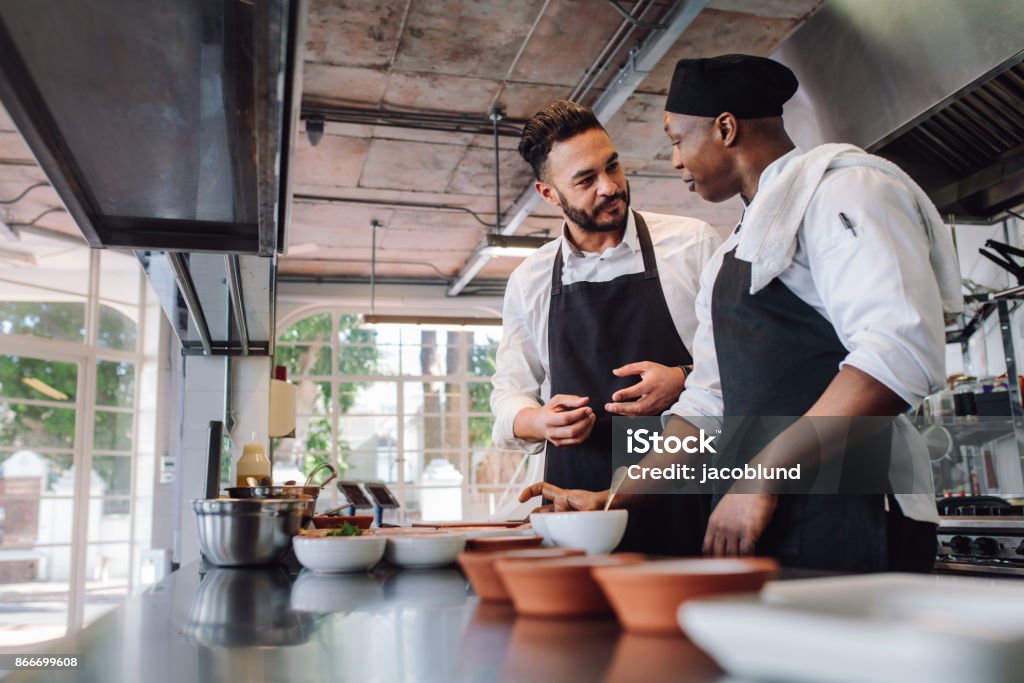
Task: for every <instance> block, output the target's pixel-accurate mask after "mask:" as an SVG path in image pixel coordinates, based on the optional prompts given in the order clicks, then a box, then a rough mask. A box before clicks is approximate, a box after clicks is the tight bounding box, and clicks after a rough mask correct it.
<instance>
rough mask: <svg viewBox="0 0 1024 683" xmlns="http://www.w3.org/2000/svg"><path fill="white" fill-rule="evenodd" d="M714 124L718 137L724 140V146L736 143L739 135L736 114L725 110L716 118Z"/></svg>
mask: <svg viewBox="0 0 1024 683" xmlns="http://www.w3.org/2000/svg"><path fill="white" fill-rule="evenodd" d="M714 126H715V132H716V134H717V135H718V138H719V139H720V140H721V141H722V146H723V147H732V146H733V145H734V144H736V139H737V136H738V135H739V130H738V129H739V126H738V125H737V123H736V117H735V116H733V115H732V114H730V113H729V112H723V113H721V114H719V115H718V118H716V119H715V123H714Z"/></svg>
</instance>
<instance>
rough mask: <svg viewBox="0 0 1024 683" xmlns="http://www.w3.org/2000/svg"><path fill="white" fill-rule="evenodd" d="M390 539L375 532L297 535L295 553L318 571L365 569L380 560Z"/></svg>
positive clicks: (327, 572) (308, 566)
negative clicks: (357, 534) (379, 536)
mask: <svg viewBox="0 0 1024 683" xmlns="http://www.w3.org/2000/svg"><path fill="white" fill-rule="evenodd" d="M386 545H387V541H386V540H385V539H384V538H375V537H373V536H325V537H318V536H296V537H295V538H293V539H292V546H293V547H294V548H295V557H296V559H298V561H299V562H300V563H301V564H302V566H303V567H305V568H306V569H309V570H311V571H314V572H316V573H318V574H336V573H341V572H357V571H365V570H367V569H369V568H370V567H372V566H373V565H375V564H377V563H378V562H380V558H381V557H383V556H384V550H385V546H386Z"/></svg>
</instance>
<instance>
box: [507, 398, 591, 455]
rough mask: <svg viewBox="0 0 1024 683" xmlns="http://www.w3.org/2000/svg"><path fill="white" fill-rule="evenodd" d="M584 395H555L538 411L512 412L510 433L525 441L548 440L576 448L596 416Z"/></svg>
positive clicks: (527, 409)
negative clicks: (513, 418) (512, 421)
mask: <svg viewBox="0 0 1024 683" xmlns="http://www.w3.org/2000/svg"><path fill="white" fill-rule="evenodd" d="M589 401H590V397H588V396H572V395H568V394H557V395H555V396H552V397H551V399H550V400H549V401H548V402H547V403H545V404H544V405H543V406H541V407H540V408H523V409H522V410H520V411H519V412H518V413H516V419H515V422H514V423H513V425H512V431H513V433H514V434H515V435H516V437H518V438H520V439H525V440H527V441H550V442H551V443H553V444H555V445H556V446H578V445H580V444H581V443H583V442H584V441H586V440H587V438H588V437H589V436H590V432H591V431H592V430H593V429H594V422H595V421H596V420H597V416H595V415H594V410H593V408H591V407H590V406H588V405H587V403H588V402H589Z"/></svg>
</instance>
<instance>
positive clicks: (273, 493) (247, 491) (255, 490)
mask: <svg viewBox="0 0 1024 683" xmlns="http://www.w3.org/2000/svg"><path fill="white" fill-rule="evenodd" d="M224 490H225V491H227V492H228V495H229V496H231V497H232V498H260V499H268V498H302V500H303V501H304V502H305V503H306V506H305V508H304V509H303V511H302V523H303V525H305V524H306V523H307V522H309V521H310V520H312V519H313V511H314V510H315V509H316V499H317V496H319V495H320V487H319V486H229V487H227V488H226V489H224ZM305 496H309V497H308V498H305Z"/></svg>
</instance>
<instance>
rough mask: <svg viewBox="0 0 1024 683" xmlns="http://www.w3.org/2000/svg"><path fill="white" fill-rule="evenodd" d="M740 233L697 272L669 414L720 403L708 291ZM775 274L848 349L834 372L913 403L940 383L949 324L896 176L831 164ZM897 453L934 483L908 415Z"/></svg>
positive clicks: (772, 168) (904, 498)
mask: <svg viewBox="0 0 1024 683" xmlns="http://www.w3.org/2000/svg"><path fill="white" fill-rule="evenodd" d="M800 154H802V152H801V151H800V150H798V149H796V150H793V151H792V152H790V153H789V154H786V155H785V156H783V157H781V158H779V159H777V160H775V161H774V162H772V164H770V165H769V166H768V167H767V168H766V169H765V170H764V171H763V172H762V174H761V178H760V182H759V187H762V188H763V187H767V186H768V185H769V184H770V183H771V180H772V179H773V178H774V177H775V176H776V175H777V174H778V173H779V171H780V170H781V169H782V168H783V167H784V165H785V164H786V163H787V162H788V161H791V160H792V159H794V158H796V157H797V156H798V155H800ZM758 196H759V195H756V196H755V197H754V200H753V201H754V202H756V201H757V197H758ZM840 212H842V213H843V214H844V215H845V216H846V217H847V218H848V219H849V222H850V224H851V225H852V229H851V228H848V227H847V226H846V225H845V224H844V223H843V221H842V219H841V218H840V217H839V214H840ZM740 226H741V227H742V220H741V222H740ZM738 241H739V235H738V233H736V232H734V233H733V234H732V235H730V236H729V237H728V238H727V239H726V241H725V242H724V243H723V244H722V246H721V247H719V249H718V251H717V252H716V253H715V255H714V256H713V257H712V258H711V261H710V262H709V263H708V266H707V268H706V269H705V270H704V272H703V274H702V275H701V288H700V294H699V295H698V296H697V302H696V312H697V320H698V328H697V333H696V335H695V339H694V346H693V347H692V349H693V351H692V353H693V357H694V370H693V373H692V374H691V375H690V376H689V377H687V378H686V389H685V391H683V393H682V395H681V396H680V397H679V401H678V402H677V403H676V404H675V405H673V406H672V407H671V408H669V410H668V411H667V413H666V415H667V414H675V415H679V416H680V417H697V416H706V417H720V416H722V414H723V412H724V405H723V402H722V387H721V382H720V379H719V370H718V357H717V355H716V352H715V337H714V329H713V326H712V322H711V294H712V291H713V288H714V283H715V279H716V278H717V276H718V271H719V269H720V268H721V266H722V259H723V258H724V256H725V254H726V253H728V252H729V251H731V250H732V249H734V248H735V247H736V245H737V243H738ZM779 280H781V281H782V283H783V284H785V285H786V287H788V288H789V289H790V291H792V292H793V293H794V294H795V295H796V296H798V297H800V299H802V300H803V301H805V302H806V303H807V304H809V305H810V306H811V307H812V308H814V310H816V311H817V312H818V313H820V314H821V315H822V316H823V317H824V318H825V319H826V320H828V321H829V322H830V323H831V324H832V326H833V327H834V328H835V331H836V335H837V336H838V337H839V340H840V342H841V343H842V344H843V346H845V347H846V349H847V350H848V351H849V354H848V355H847V356H846V358H845V359H844V360H843V361H842V362H841V363H840V364H839V367H837V368H836V372H838V371H839V370H840V369H841V368H842V367H844V366H846V365H850V366H853V367H855V368H857V369H859V370H861V371H863V372H865V373H867V374H868V375H871V376H872V377H873V378H875V379H876V380H878V381H879V382H881V383H882V384H884V385H885V386H886V387H888V388H889V389H890V390H892V391H893V393H895V394H896V395H897V396H899V397H900V398H902V399H903V400H904V401H906V402H907V404H908V405H910V406H912V407H914V406H917V405H919V404H920V403H921V401H922V399H923V398H924V397H925V396H926V395H928V394H930V393H932V392H933V391H936V390H938V389H939V388H941V387H942V386H943V385H944V383H945V353H946V352H945V343H946V340H945V326H944V323H943V317H942V303H941V300H940V297H939V291H938V287H937V285H936V281H935V276H934V274H933V273H932V271H931V265H930V264H929V244H928V240H927V237H926V234H925V230H924V228H923V226H922V224H921V219H920V218H919V215H918V211H917V207H916V205H915V204H914V199H913V197H912V196H911V194H910V193H909V192H908V191H907V190H906V188H904V187H903V186H902V185H901V184H900V182H899V181H898V180H896V179H894V178H893V177H891V176H889V175H887V174H885V173H883V172H881V171H876V170H873V169H867V168H846V169H838V170H834V171H829V172H828V173H827V174H826V175H825V177H824V179H823V180H822V182H821V184H820V185H819V187H818V191H817V192H816V194H815V196H814V198H813V199H812V200H811V203H810V205H809V206H808V208H807V213H806V214H805V216H804V220H803V223H802V224H801V226H800V230H799V233H798V245H797V250H796V254H795V256H794V258H793V262H792V264H791V265H790V266H789V268H787V269H786V270H785V271H783V273H782V274H781V275H780V276H779ZM798 333H799V331H797V330H794V334H798ZM784 389H785V387H779V390H780V391H782V390H784ZM893 456H894V459H897V458H898V459H899V466H902V467H906V466H907V463H908V462H910V463H911V467H912V469H913V471H914V473H915V477H920V479H916V480H915V483H916V484H917V486H915V489H916V490H925V489H926V488H927V489H930V488H932V484H931V467H930V465H929V463H928V453H927V449H926V448H925V446H924V442H923V441H922V440H921V439H920V436H919V435H918V434H917V431H916V430H915V429H914V427H913V425H911V424H910V422H909V420H907V419H906V418H902V417H901V418H900V419H899V420H897V422H896V424H895V430H894V435H893ZM895 465H896V463H894V466H895ZM918 486H919V487H920V488H918ZM896 499H897V501H898V502H899V504H900V507H901V508H902V509H903V511H904V513H905V514H906V515H907V516H908V517H911V518H913V519H918V520H922V521H933V522H938V514H937V512H936V509H935V501H934V497H933V496H929V495H919V494H897V496H896Z"/></svg>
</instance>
